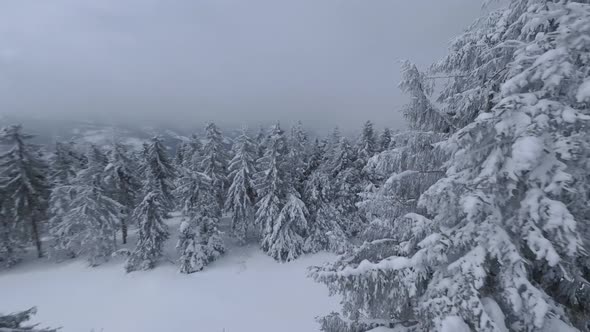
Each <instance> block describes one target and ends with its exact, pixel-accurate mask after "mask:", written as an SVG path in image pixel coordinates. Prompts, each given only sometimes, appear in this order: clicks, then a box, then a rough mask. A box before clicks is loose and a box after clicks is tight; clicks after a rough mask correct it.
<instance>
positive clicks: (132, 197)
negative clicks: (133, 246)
mask: <svg viewBox="0 0 590 332" xmlns="http://www.w3.org/2000/svg"><path fill="white" fill-rule="evenodd" d="M108 159H109V163H108V165H107V166H106V168H105V170H104V181H105V189H106V191H107V193H108V194H109V196H110V197H111V198H113V199H114V200H115V201H117V202H119V204H121V206H123V210H122V211H121V238H122V241H123V244H125V243H127V227H128V224H129V222H128V219H129V216H130V214H131V212H132V211H133V209H134V208H135V205H136V204H137V200H138V194H139V192H140V190H141V183H140V180H139V177H138V174H137V166H136V165H135V163H134V161H133V159H131V158H130V157H129V152H128V151H127V148H126V147H125V146H124V145H122V144H120V143H115V145H114V146H113V148H112V149H111V151H110V153H109V158H108Z"/></svg>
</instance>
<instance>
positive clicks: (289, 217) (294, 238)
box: [262, 187, 309, 262]
mask: <svg viewBox="0 0 590 332" xmlns="http://www.w3.org/2000/svg"><path fill="white" fill-rule="evenodd" d="M308 213H309V212H308V211H307V207H306V206H305V203H303V201H302V200H301V197H300V196H299V192H297V190H295V188H294V187H291V188H290V189H289V193H288V194H287V197H286V202H285V204H284V206H283V208H282V209H281V212H280V213H279V215H278V217H277V219H276V220H275V221H274V222H273V225H272V230H271V232H270V233H268V234H266V237H265V238H263V240H262V241H263V242H262V248H263V250H264V251H265V252H266V253H267V254H268V255H269V256H271V257H272V258H274V259H276V260H277V261H280V262H289V261H292V260H294V259H296V258H297V257H299V256H301V254H303V251H304V246H305V239H304V236H305V235H306V233H307V227H308V224H307V216H308Z"/></svg>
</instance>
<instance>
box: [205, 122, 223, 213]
mask: <svg viewBox="0 0 590 332" xmlns="http://www.w3.org/2000/svg"><path fill="white" fill-rule="evenodd" d="M205 131H206V137H205V139H206V142H205V145H204V147H203V160H202V162H201V169H202V171H203V173H205V174H206V175H207V176H208V177H209V178H210V179H211V186H212V189H213V190H214V197H215V198H216V199H217V202H218V204H219V206H223V203H224V201H225V192H226V190H227V160H228V157H227V151H226V145H225V142H224V139H223V135H222V134H221V131H220V130H219V128H217V126H216V125H215V124H214V123H212V122H211V123H209V124H207V127H206V128H205Z"/></svg>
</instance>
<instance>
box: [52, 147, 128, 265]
mask: <svg viewBox="0 0 590 332" xmlns="http://www.w3.org/2000/svg"><path fill="white" fill-rule="evenodd" d="M87 157H88V164H87V167H86V168H85V169H83V170H82V171H80V172H79V173H78V175H77V176H76V178H75V179H74V180H73V182H72V184H71V185H69V186H62V189H63V191H64V192H66V193H69V192H70V191H73V192H74V193H75V194H74V195H72V196H73V199H72V201H71V202H70V203H69V206H68V209H67V210H65V211H63V215H62V216H61V217H60V218H59V222H55V223H54V224H52V229H51V234H52V235H53V237H54V239H55V241H56V243H55V250H56V251H58V252H67V253H70V254H71V255H75V256H78V255H87V259H88V262H89V263H90V265H91V266H96V265H99V264H100V263H101V262H104V261H106V260H108V259H109V258H110V256H111V254H112V253H113V252H114V251H115V248H116V243H115V241H116V239H115V235H116V232H117V230H118V229H119V223H120V213H121V210H122V209H123V207H122V206H121V204H119V203H118V202H117V201H115V200H114V199H112V198H110V197H109V195H108V192H107V191H106V190H105V188H104V186H105V185H104V181H103V179H104V169H105V167H106V164H107V159H106V156H105V155H104V154H103V153H102V151H100V149H98V148H97V147H96V146H91V147H90V148H89V151H88V153H87ZM61 193H62V192H56V191H54V192H53V194H54V195H55V194H61Z"/></svg>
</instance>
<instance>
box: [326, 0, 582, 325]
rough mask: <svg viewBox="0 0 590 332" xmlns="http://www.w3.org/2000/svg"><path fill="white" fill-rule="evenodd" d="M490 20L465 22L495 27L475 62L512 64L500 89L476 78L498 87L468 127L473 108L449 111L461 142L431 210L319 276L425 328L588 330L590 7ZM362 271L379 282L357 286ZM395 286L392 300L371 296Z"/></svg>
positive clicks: (453, 145)
mask: <svg viewBox="0 0 590 332" xmlns="http://www.w3.org/2000/svg"><path fill="white" fill-rule="evenodd" d="M481 22H483V23H481V24H478V25H475V26H473V27H472V28H471V29H470V31H468V32H467V33H466V35H468V36H469V35H479V36H482V33H481V31H476V30H480V29H487V32H486V33H485V34H483V36H482V37H485V38H484V39H482V47H481V49H483V51H482V52H483V53H485V54H484V55H480V54H477V53H478V52H479V51H477V50H474V49H473V47H469V48H470V52H472V53H471V54H472V56H473V58H476V59H478V61H476V62H473V63H471V64H473V65H477V67H476V68H475V69H474V68H471V69H472V72H477V71H476V69H481V67H483V66H485V65H481V64H482V62H480V61H479V59H481V58H484V57H491V59H489V60H492V61H486V62H485V63H486V64H487V63H494V64H498V63H499V64H500V65H501V66H502V67H503V68H501V69H500V70H499V71H497V72H487V74H488V75H485V76H486V77H487V78H488V79H489V80H490V81H495V83H497V85H496V86H497V89H498V90H497V92H494V84H492V85H478V86H476V89H480V88H482V87H484V88H485V89H488V87H489V90H491V91H490V92H492V93H491V94H492V96H493V98H490V99H488V100H487V101H486V102H485V103H480V105H483V106H482V108H481V109H480V110H479V111H475V115H473V114H472V115H471V117H472V119H473V121H469V122H467V124H466V125H465V126H463V127H462V128H460V127H461V126H462V125H461V121H464V119H466V117H464V116H460V117H456V116H453V117H449V118H447V119H448V120H449V123H450V126H449V127H450V131H454V130H453V129H452V128H453V127H458V128H460V129H459V130H458V131H457V132H456V133H455V134H453V136H452V137H451V138H450V139H449V140H448V141H447V142H445V144H444V145H443V146H442V147H443V148H445V149H446V150H447V151H448V152H449V153H450V154H451V159H450V161H449V162H448V163H447V166H448V170H447V173H446V176H445V177H444V178H443V179H441V180H439V181H438V182H437V183H436V184H435V185H433V186H432V187H431V188H429V189H428V190H427V191H426V192H425V193H424V194H423V195H422V196H421V198H420V201H419V205H420V206H421V207H422V208H424V209H425V210H426V211H427V213H428V215H430V216H432V218H431V219H427V218H424V217H420V216H418V215H408V216H407V218H406V221H407V222H406V223H405V225H400V226H402V228H401V229H400V232H399V234H402V233H407V235H411V236H409V237H407V238H406V239H405V240H404V239H403V238H404V237H405V236H401V237H400V239H399V240H400V241H397V242H394V243H392V244H391V245H389V247H388V248H391V249H390V250H389V252H388V253H385V254H383V255H381V256H380V257H374V256H369V257H365V258H364V259H358V260H356V261H354V262H348V263H343V262H341V263H340V265H338V266H336V265H334V266H332V267H329V268H324V269H319V270H316V274H315V275H316V277H317V278H318V279H320V280H324V281H327V282H330V283H331V282H334V283H331V287H332V290H333V291H335V292H340V293H342V294H344V295H345V298H346V302H345V303H346V305H345V311H346V310H348V313H349V315H351V316H352V315H356V317H359V316H360V315H365V314H366V315H367V316H369V317H371V318H376V317H380V318H383V319H386V320H387V321H389V322H395V321H399V320H408V319H415V321H416V323H417V328H418V329H419V330H423V331H425V330H435V331H440V330H445V328H447V327H449V326H448V325H449V324H448V323H449V322H451V321H454V322H459V323H461V325H463V326H465V327H466V328H467V329H470V330H473V331H563V330H568V326H572V325H574V326H576V327H578V328H581V329H586V326H585V322H587V321H588V316H589V311H588V305H587V303H585V301H584V300H583V299H585V298H587V297H588V291H587V290H588V268H587V265H586V264H587V263H586V262H587V259H586V255H585V252H586V251H587V244H586V242H584V241H583V240H582V239H581V238H580V232H579V229H580V226H582V227H584V224H585V223H587V220H588V217H587V215H581V214H580V213H581V212H582V211H583V209H578V207H579V206H581V205H582V204H584V203H583V202H582V201H585V200H587V192H586V191H585V190H583V189H581V188H584V187H586V188H587V184H585V183H584V182H585V181H587V177H580V178H574V174H583V171H584V170H582V169H580V168H584V167H587V166H586V165H587V164H586V162H585V161H581V160H580V158H585V157H587V155H588V154H587V153H588V152H587V150H586V149H587V148H588V145H587V136H588V121H590V115H589V114H588V102H589V101H590V93H589V91H588V86H590V83H588V82H589V81H590V80H589V76H588V73H589V68H588V67H589V66H588V64H589V63H590V58H589V57H588V54H589V51H588V50H589V49H590V41H589V40H588V38H585V37H583V36H587V35H588V34H589V33H590V5H589V4H588V3H587V2H576V1H533V0H531V1H512V2H511V3H510V4H509V5H508V7H507V8H505V9H502V10H500V11H499V12H497V13H492V14H491V15H489V16H488V17H487V19H485V20H481ZM463 39H467V40H468V38H464V37H463ZM451 51H452V52H451V53H452V54H451V56H450V58H455V60H456V62H455V65H454V67H450V68H453V69H455V70H454V71H453V74H456V73H457V72H459V73H461V71H462V70H463V69H464V68H465V67H463V65H464V62H462V61H463V60H464V59H467V57H465V56H464V53H462V52H463V51H465V47H463V48H459V50H457V49H456V48H453V49H452V50H451ZM462 59H463V60H462ZM467 68H469V67H467ZM449 72H450V70H449ZM480 73H482V74H483V72H480ZM469 74H470V75H472V73H469ZM475 76H478V75H475ZM479 79H481V77H480V78H479ZM487 84H490V83H487ZM458 91H459V93H456V94H457V96H456V97H457V98H456V99H453V102H456V103H457V104H458V105H459V106H461V107H458V108H457V110H469V109H471V108H470V107H471V106H472V105H475V104H473V103H472V102H473V100H474V99H469V98H463V96H461V95H460V94H461V92H460V91H461V90H458ZM488 96H489V94H486V98H488ZM448 97H453V96H451V95H450V96H448ZM448 97H447V98H448ZM470 112H471V111H466V113H465V114H470ZM477 113H479V115H477ZM445 117H446V116H445ZM586 169H587V168H586ZM407 230H410V232H407ZM582 234H583V233H582ZM396 247H397V248H396ZM359 258H360V256H359ZM369 275H373V276H374V277H370V276H369ZM369 278H371V279H372V280H373V281H372V282H371V283H368V282H367V281H366V280H369ZM360 280H365V284H367V285H371V288H366V289H365V290H363V291H358V289H357V291H353V287H354V285H358V284H359V282H360ZM344 283H347V284H348V285H349V286H347V287H342V288H341V287H340V286H337V285H341V286H342V285H343V284H344ZM385 293H387V294H388V296H387V300H383V298H384V297H383V298H382V299H381V300H379V297H378V296H375V295H371V296H369V295H368V294H385ZM327 330H329V327H327Z"/></svg>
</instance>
